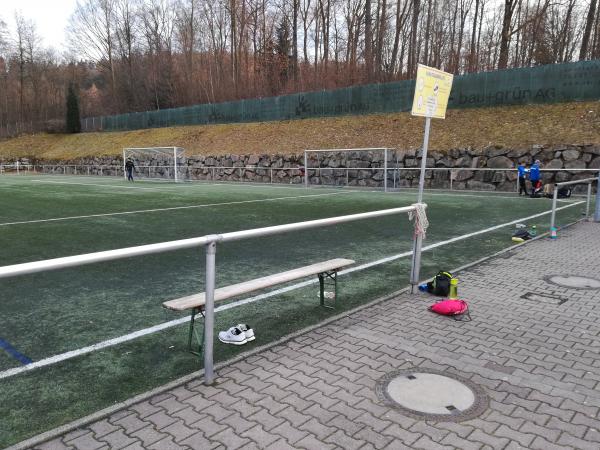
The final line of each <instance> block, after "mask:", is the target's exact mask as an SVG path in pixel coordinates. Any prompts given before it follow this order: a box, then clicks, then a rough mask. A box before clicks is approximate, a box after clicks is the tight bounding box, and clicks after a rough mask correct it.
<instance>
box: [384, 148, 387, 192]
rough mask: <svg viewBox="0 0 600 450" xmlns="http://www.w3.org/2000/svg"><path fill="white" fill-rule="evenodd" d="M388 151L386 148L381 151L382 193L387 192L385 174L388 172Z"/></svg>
mask: <svg viewBox="0 0 600 450" xmlns="http://www.w3.org/2000/svg"><path fill="white" fill-rule="evenodd" d="M387 158H388V151H387V148H386V149H385V150H384V151H383V192H387V190H388V188H387V172H388V161H387Z"/></svg>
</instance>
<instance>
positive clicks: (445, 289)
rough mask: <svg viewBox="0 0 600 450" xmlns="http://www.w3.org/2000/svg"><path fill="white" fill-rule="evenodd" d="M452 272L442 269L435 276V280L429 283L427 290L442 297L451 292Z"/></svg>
mask: <svg viewBox="0 0 600 450" xmlns="http://www.w3.org/2000/svg"><path fill="white" fill-rule="evenodd" d="M451 279H452V274H451V273H450V272H444V271H440V272H438V274H437V275H436V276H435V277H433V280H432V281H430V282H429V283H427V292H429V293H430V294H433V295H439V296H440V297H446V296H447V295H448V294H450V280H451Z"/></svg>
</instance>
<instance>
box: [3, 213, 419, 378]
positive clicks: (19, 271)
mask: <svg viewBox="0 0 600 450" xmlns="http://www.w3.org/2000/svg"><path fill="white" fill-rule="evenodd" d="M426 206H427V205H425V204H421V205H419V204H414V205H411V206H405V207H401V208H391V209H383V210H378V211H370V212H366V213H359V214H351V215H345V216H338V217H329V218H325V219H317V220H310V221H306V222H296V223H289V224H284V225H276V226H271V227H263V228H254V229H250V230H243V231H234V232H230V233H223V234H212V235H207V236H202V237H197V238H191V239H183V240H177V241H169V242H162V243H158V244H149V245H142V246H137V247H129V248H122V249H117V250H108V251H103V252H95V253H87V254H83V255H76V256H68V257H62V258H54V259H48V260H44V261H35V262H29V263H22V264H15V265H10V266H4V267H0V279H3V278H10V277H16V276H19V275H27V274H34V273H39V272H47V271H51V270H58V269H64V268H68V267H78V266H83V265H87V264H94V263H99V262H106V261H115V260H119V259H124V258H131V257H134V256H142V255H151V254H155V253H164V252H170V251H174V250H181V249H189V248H195V247H201V246H205V247H206V266H205V287H204V290H205V298H206V300H205V311H204V313H205V322H204V381H205V383H206V384H212V383H213V382H214V365H213V339H214V296H215V274H216V268H215V255H216V249H217V243H226V242H232V241H239V240H242V239H250V238H257V237H264V236H272V235H275V234H282V233H289V232H292V231H300V230H308V229H311V228H319V227H325V226H331V225H337V224H341V223H348V222H354V221H357V220H365V219H372V218H376V217H384V216H390V215H396V214H403V213H411V212H414V213H416V212H417V210H418V209H419V208H421V207H422V208H425V207H426ZM419 251H420V249H419ZM419 271H420V254H413V263H412V271H411V280H410V281H411V283H413V284H414V283H415V282H418V279H419ZM415 280H416V281H415Z"/></svg>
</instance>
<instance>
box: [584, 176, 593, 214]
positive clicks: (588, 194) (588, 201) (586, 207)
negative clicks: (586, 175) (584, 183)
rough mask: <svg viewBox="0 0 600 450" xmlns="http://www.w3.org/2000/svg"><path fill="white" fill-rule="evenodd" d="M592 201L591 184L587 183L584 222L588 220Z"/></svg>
mask: <svg viewBox="0 0 600 450" xmlns="http://www.w3.org/2000/svg"><path fill="white" fill-rule="evenodd" d="M591 200H592V182H591V181H590V182H589V183H588V191H587V199H586V202H585V220H589V218H590V201H591Z"/></svg>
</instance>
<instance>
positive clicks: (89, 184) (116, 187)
mask: <svg viewBox="0 0 600 450" xmlns="http://www.w3.org/2000/svg"><path fill="white" fill-rule="evenodd" d="M31 182H32V183H44V184H72V185H75V186H94V187H103V188H111V189H133V190H136V191H139V190H144V191H158V192H165V191H173V190H176V189H169V188H167V189H165V188H156V187H141V186H121V185H118V184H102V183H74V182H72V181H50V180H31ZM208 186H211V185H210V184H209V185H208Z"/></svg>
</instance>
